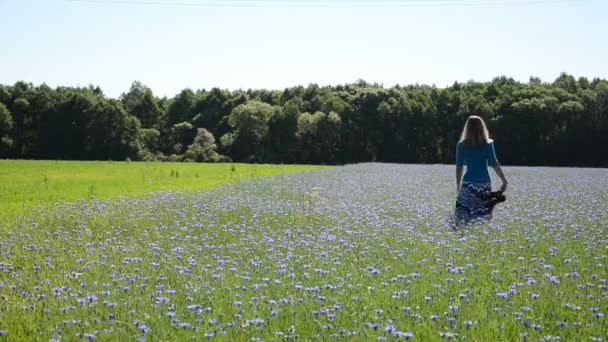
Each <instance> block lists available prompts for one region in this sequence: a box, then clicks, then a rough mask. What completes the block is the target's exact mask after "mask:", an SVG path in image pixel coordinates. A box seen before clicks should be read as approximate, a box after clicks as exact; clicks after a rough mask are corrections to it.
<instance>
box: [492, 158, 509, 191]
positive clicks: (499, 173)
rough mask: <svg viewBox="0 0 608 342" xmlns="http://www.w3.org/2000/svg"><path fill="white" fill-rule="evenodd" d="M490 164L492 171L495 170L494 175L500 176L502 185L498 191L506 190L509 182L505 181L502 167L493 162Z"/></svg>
mask: <svg viewBox="0 0 608 342" xmlns="http://www.w3.org/2000/svg"><path fill="white" fill-rule="evenodd" d="M490 166H491V167H492V169H494V172H496V175H498V177H500V180H501V181H502V186H501V187H500V191H503V192H504V191H505V190H507V184H509V182H507V177H505V174H504V172H502V168H501V167H500V164H498V163H494V164H492V165H490Z"/></svg>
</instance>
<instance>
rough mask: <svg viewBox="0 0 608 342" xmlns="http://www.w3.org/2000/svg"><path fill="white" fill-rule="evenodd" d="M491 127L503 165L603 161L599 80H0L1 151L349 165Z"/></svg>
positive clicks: (7, 154)
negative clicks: (123, 85)
mask: <svg viewBox="0 0 608 342" xmlns="http://www.w3.org/2000/svg"><path fill="white" fill-rule="evenodd" d="M469 115H479V116H481V117H482V118H484V120H485V121H486V123H487V124H488V126H489V129H490V131H491V135H492V137H493V138H494V139H495V140H496V142H495V147H496V150H497V153H498V156H499V160H500V161H501V163H503V164H508V165H552V166H592V167H606V166H608V153H606V151H605V150H604V149H605V148H606V147H608V81H606V80H604V79H599V78H595V79H593V80H589V79H587V78H584V77H580V78H578V79H577V78H575V77H573V76H572V75H569V74H566V73H563V74H561V75H560V76H559V77H558V78H557V79H555V80H554V81H553V82H543V81H541V80H540V79H538V78H534V77H532V78H530V80H529V82H527V83H526V82H518V81H516V80H514V79H512V78H508V77H505V76H503V77H497V78H495V79H493V80H492V81H491V82H483V83H482V82H474V81H469V82H466V83H458V82H456V83H454V84H453V85H452V86H450V87H447V88H437V87H435V86H428V85H418V84H416V85H408V86H399V85H397V86H394V87H391V88H385V87H384V86H382V85H379V84H371V83H368V82H365V81H363V80H359V81H357V82H355V83H352V84H345V85H337V86H325V87H320V86H318V85H316V84H310V85H308V86H306V87H304V86H296V87H291V88H287V89H285V90H265V89H261V90H251V89H250V90H236V91H228V90H223V89H219V88H213V89H210V90H205V89H202V90H196V91H194V90H191V89H184V90H182V91H181V92H180V93H179V94H177V95H176V96H175V97H173V98H167V97H162V98H160V97H157V96H155V95H154V93H153V92H152V89H150V88H148V87H146V86H145V85H143V84H142V83H140V82H137V81H135V82H133V84H132V86H131V88H130V89H129V91H128V92H126V93H123V94H122V95H121V96H120V97H119V98H118V99H114V98H109V97H107V96H106V95H104V93H103V91H102V90H101V89H100V88H99V87H96V86H88V87H80V88H73V87H57V88H55V89H53V88H51V87H49V86H47V85H45V84H42V85H39V86H34V85H32V84H31V83H26V82H17V83H15V84H14V85H2V84H0V158H27V159H64V160H127V159H128V160H147V161H152V160H158V161H197V162H220V161H237V162H256V163H306V164H349V163H358V162H369V161H378V162H398V163H453V162H454V157H455V146H456V143H457V140H458V138H459V135H460V132H461V130H462V127H463V124H464V121H465V120H466V118H467V117H468V116H469Z"/></svg>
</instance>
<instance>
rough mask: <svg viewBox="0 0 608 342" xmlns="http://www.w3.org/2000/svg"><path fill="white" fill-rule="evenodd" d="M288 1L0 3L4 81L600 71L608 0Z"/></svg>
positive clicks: (113, 85) (440, 78) (404, 79)
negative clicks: (295, 5) (331, 2)
mask: <svg viewBox="0 0 608 342" xmlns="http://www.w3.org/2000/svg"><path fill="white" fill-rule="evenodd" d="M290 1H294V0H290ZM330 1H338V5H334V6H332V7H330V6H326V5H327V3H329V2H330ZM125 2H146V1H145V0H125ZM153 3H173V4H172V5H166V4H153ZM283 3H284V1H283V2H282V1H280V0H260V1H256V0H243V1H240V2H237V1H226V0H215V1H211V0H148V1H147V4H129V3H118V2H114V3H101V2H96V3H94V2H79V1H78V2H77V1H67V0H44V1H40V0H0V83H2V84H13V83H14V82H16V81H19V80H24V81H27V82H33V83H34V84H40V83H43V82H44V83H46V84H48V85H50V86H52V87H55V86H58V85H65V86H86V85H89V84H93V85H98V86H100V87H101V88H102V89H103V91H104V92H105V94H106V95H108V96H111V97H118V96H119V95H120V94H121V93H123V92H126V91H127V90H128V89H129V87H130V85H131V83H132V82H133V81H134V80H139V81H141V82H142V83H143V84H145V85H147V86H149V87H150V88H152V90H153V91H154V93H155V94H156V95H158V96H170V97H171V96H174V95H175V94H176V93H178V92H179V91H180V90H182V89H183V88H186V87H189V88H192V89H201V88H207V89H208V88H212V87H220V88H227V89H231V90H233V89H238V88H266V89H283V88H285V87H290V86H295V85H307V84H309V83H317V84H319V85H327V84H331V85H336V84H344V83H350V82H354V81H356V80H357V79H360V78H361V79H365V80H366V81H368V82H378V83H382V84H384V85H385V86H392V85H395V84H413V83H421V84H435V85H436V86H438V87H445V86H448V85H451V84H452V83H453V82H454V81H460V82H465V81H467V80H471V79H473V80H476V81H489V80H491V79H492V78H493V77H495V76H500V75H506V76H510V77H514V78H515V79H517V80H520V81H527V80H528V79H529V77H530V76H538V77H540V78H541V79H543V80H545V81H551V80H553V79H555V78H556V77H557V76H558V75H559V73H560V72H562V71H565V72H568V73H571V74H573V75H574V76H576V77H578V76H587V77H590V78H593V77H601V78H608V62H607V61H608V38H607V37H608V23H607V22H608V1H606V0H580V1H567V0H565V1H558V0H554V1H542V0H540V1H538V0H411V1H408V0H386V1H384V2H381V3H380V2H376V4H378V5H371V6H368V5H369V4H370V3H371V2H364V1H363V0H350V1H349V0H308V1H301V2H298V3H297V4H300V5H302V4H304V5H307V4H316V7H302V6H300V7H291V6H290V7H285V6H283V5H281V4H283ZM188 4H190V5H188ZM196 4H199V5H196ZM200 4H216V5H217V4H231V5H235V4H237V5H239V4H241V5H242V4H246V5H255V6H246V7H245V6H225V7H224V6H200ZM261 4H266V5H261ZM395 4H398V5H399V6H394V5H395ZM260 5H261V6H260Z"/></svg>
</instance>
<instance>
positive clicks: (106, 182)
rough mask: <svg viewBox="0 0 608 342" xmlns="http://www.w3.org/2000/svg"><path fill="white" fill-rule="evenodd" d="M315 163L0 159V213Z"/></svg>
mask: <svg viewBox="0 0 608 342" xmlns="http://www.w3.org/2000/svg"><path fill="white" fill-rule="evenodd" d="M314 168H319V167H317V166H306V165H264V164H260V165H258V164H223V163H222V164H201V163H150V162H148V163H146V162H107V161H91V162H83V161H33V160H0V219H3V218H4V219H7V218H10V217H15V216H17V215H22V214H24V213H27V212H28V210H31V209H32V208H34V207H37V206H40V205H49V204H54V203H55V202H57V201H75V200H79V199H90V198H91V196H94V197H96V198H116V197H117V196H123V195H139V194H144V193H147V192H154V191H169V190H179V191H197V190H201V189H207V188H210V187H214V186H218V185H220V184H223V183H226V182H231V181H234V180H237V179H241V178H245V177H259V176H274V175H279V174H283V173H289V172H298V171H303V170H310V169H314Z"/></svg>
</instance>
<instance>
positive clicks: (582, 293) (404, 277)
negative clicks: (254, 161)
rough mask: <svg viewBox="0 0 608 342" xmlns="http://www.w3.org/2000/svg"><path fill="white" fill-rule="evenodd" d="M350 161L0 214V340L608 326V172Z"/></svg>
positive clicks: (435, 334)
mask: <svg viewBox="0 0 608 342" xmlns="http://www.w3.org/2000/svg"><path fill="white" fill-rule="evenodd" d="M506 172H507V176H508V177H509V181H510V188H509V189H508V191H507V202H505V203H502V204H500V205H498V206H497V207H496V209H495V212H494V219H493V221H492V222H490V223H478V224H475V225H471V226H469V227H466V228H464V229H458V230H453V229H452V228H451V226H450V224H449V221H450V220H449V218H450V214H451V212H452V210H453V206H454V198H455V195H456V194H455V190H454V188H455V182H454V168H453V167H452V166H437V165H434V166H433V165H428V166H424V165H390V164H360V165H352V166H343V167H337V168H334V169H324V170H314V171H306V172H302V173H293V174H289V175H283V176H276V177H270V178H252V179H245V180H242V181H239V182H235V183H231V184H227V185H224V186H222V187H220V188H216V189H212V190H207V191H204V192H199V193H187V192H162V193H152V194H150V195H149V196H147V197H145V198H137V199H129V198H121V199H118V200H112V201H109V200H99V201H93V202H90V201H88V202H85V201H81V202H76V203H71V204H61V205H57V206H54V207H48V208H40V209H37V210H35V211H34V212H32V213H31V215H29V216H28V217H27V218H25V219H23V220H22V222H21V223H20V224H18V225H14V226H3V227H0V341H1V340H7V341H20V340H23V341H29V340H40V341H72V340H85V341H86V340H89V341H92V340H98V341H105V340H116V341H131V340H142V341H143V340H145V341H185V340H205V339H210V340H220V341H228V340H233V341H262V340H263V341H284V340H300V341H306V340H317V339H318V340H331V339H338V340H357V341H359V340H360V341H367V340H395V339H403V340H417V341H434V340H464V339H466V340H470V341H552V340H561V341H575V340H576V341H606V336H608V323H607V320H606V317H605V315H606V314H607V313H608V298H607V297H608V283H607V281H606V279H607V278H608V274H607V267H608V234H607V233H606V228H607V227H608V210H607V208H608V170H606V169H568V168H515V167H507V168H506Z"/></svg>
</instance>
